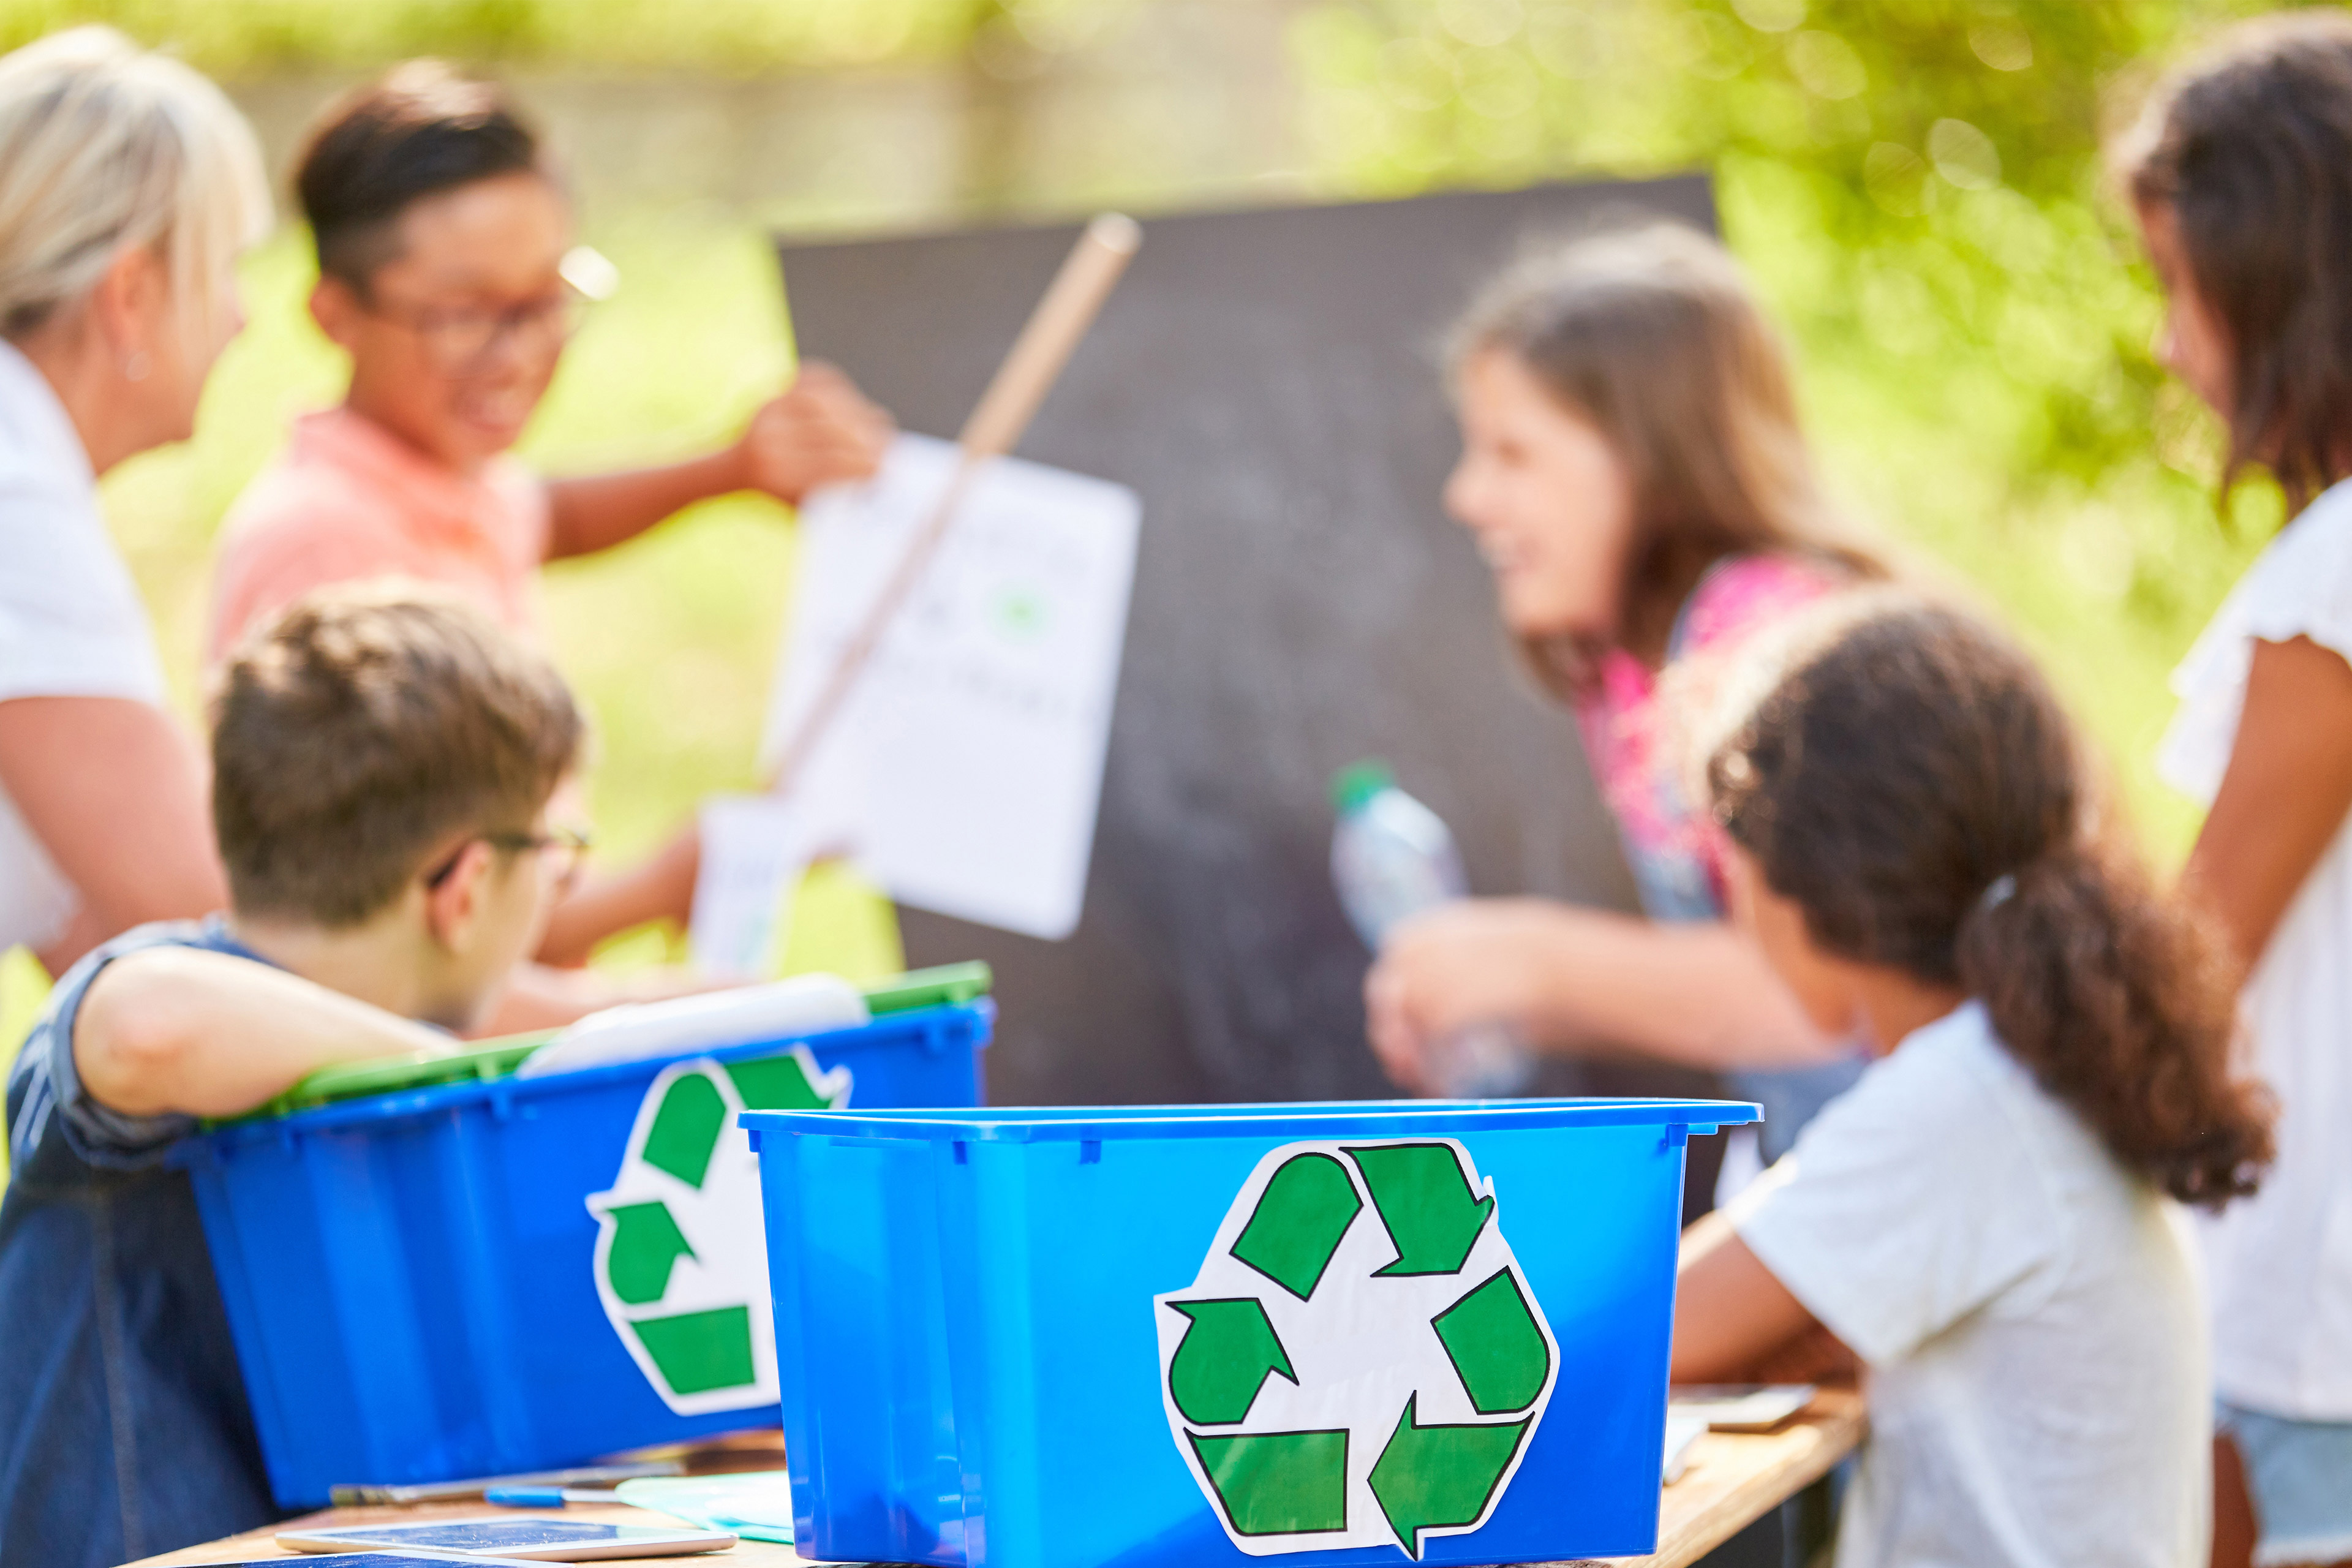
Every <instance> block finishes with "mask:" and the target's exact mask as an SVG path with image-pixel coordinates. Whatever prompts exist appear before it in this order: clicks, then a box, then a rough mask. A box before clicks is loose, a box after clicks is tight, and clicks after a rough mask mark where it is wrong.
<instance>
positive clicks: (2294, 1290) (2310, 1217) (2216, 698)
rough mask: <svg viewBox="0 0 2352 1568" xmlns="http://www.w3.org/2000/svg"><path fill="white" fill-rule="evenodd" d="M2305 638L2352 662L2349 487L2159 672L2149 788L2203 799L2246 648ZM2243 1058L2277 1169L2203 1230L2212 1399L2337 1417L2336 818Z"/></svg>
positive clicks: (2347, 1350) (2343, 1417) (2349, 1072)
mask: <svg viewBox="0 0 2352 1568" xmlns="http://www.w3.org/2000/svg"><path fill="white" fill-rule="evenodd" d="M2296 637H2309V638H2310V639H2311V640H2312V641H2313V642H2315V643H2317V644H2319V645H2320V646H2321V647H2326V648H2330V649H2333V650H2334V651H2335V652H2336V653H2338V654H2341V655H2343V656H2344V657H2345V658H2347V659H2352V481H2347V482H2346V483H2344V484H2339V485H2336V487H2335V488H2334V489H2330V490H2328V491H2327V492H2326V493H2325V494H2324V495H2322V496H2321V497H2320V498H2319V499H2318V500H2315V501H2314V502H2313V503H2312V504H2311V505H2310V506H2309V507H2308V508H2306V509H2305V510H2304V511H2303V513H2302V514H2301V515H2300V516H2298V517H2297V518H2295V520H2294V521H2292V522H2290V523H2288V524H2287V526H2286V528H2285V529H2284V531H2281V532H2280V534H2279V536H2278V537H2277V538H2276V539H2274V540H2273V541H2272V542H2271V543H2270V546H2269V548H2268V549H2266V550H2264V551H2263V553H2262V555H2261V557H2260V558H2259V559H2258V560H2256V561H2255V563H2254V564H2253V565H2252V567H2251V568H2249V569H2248V571H2247V573H2246V574H2245V576H2244V577H2242V578H2241V579H2240V580H2239V583H2238V585H2237V586H2236V587H2235V588H2234V589H2232V590H2231V594H2230V596H2229V597H2228V598H2227V599H2226V600H2224V601H2222V605H2221V609H2220V610H2219V611H2217V612H2216V613H2215V615H2214V616H2213V621H2212V624H2211V625H2210V626H2207V627H2206V628H2205V633H2204V635H2203V636H2202V637H2199V638H2198V639H2197V644H2196V646H2195V647H2192V648H2191V649H2189V657H2188V658H2185V659H2183V660H2182V661H2181V664H2180V668H2179V669H2178V670H2177V671H2175V672H2174V674H2173V678H2172V689H2173V691H2174V693H2175V695H2177V696H2178V697H2179V699H2180V708H2179V713H2178V714H2177V715H2176V717H2175V718H2174V720H2173V723H2172V728H2171V730H2170V731H2169V732H2168V733H2167V735H2166V736H2165V739H2164V745H2163V749H2162V750H2161V751H2160V752H2158V768H2159V770H2160V771H2161V773H2163V775H2164V778H2165V780H2166V781H2167V782H2168V783H2169V784H2172V785H2173V786H2174V787H2175V788H2178V789H2180V790H2182V791H2185V792H2186V793H2188V794H2189V795H2193V796H2194V797H2196V798H2197V799H2198V800H2200V801H2201V802H2203V803H2205V804H2206V805H2210V804H2212V800H2213V796H2214V795H2215V794H2216V793H2217V792H2218V791H2219V790H2220V788H2221V778H2222V775H2223V773H2226V772H2227V771H2228V768H2229V765H2230V753H2231V750H2232V749H2233V748H2234V747H2235V745H2236V744H2237V739H2238V719H2239V716H2240V714H2241V713H2242V711H2243V710H2244V707H2245V700H2246V679H2247V677H2248V675H2249V673H2250V672H2251V670H2252V663H2253V649H2254V644H2255V643H2256V642H2258V641H2259V642H2273V643H2275V642H2289V641H2292V640H2293V639H2294V638H2296ZM2244 1000H2245V1013H2246V1019H2247V1022H2248V1024H2249V1026H2250V1027H2251V1029H2252V1036H2253V1044H2254V1052H2255V1061H2256V1064H2257V1066H2258V1068H2259V1070H2260V1071H2261V1073H2262V1076H2263V1079H2265V1080H2267V1081H2268V1082H2269V1083H2270V1085H2271V1087H2272V1088H2273V1089H2275V1090H2276V1091H2277V1094H2278V1100H2279V1120H2278V1130H2277V1139H2278V1159H2277V1163H2275V1164H2273V1166H2272V1167H2271V1172H2270V1174H2269V1176H2268V1177H2267V1178H2266V1179H2265V1180H2264V1181H2263V1188H2262V1191H2261V1192H2260V1193H2259V1194H2256V1195H2255V1196H2254V1197H2253V1198H2252V1199H2250V1200H2248V1201H2245V1202H2242V1203H2238V1204H2233V1205H2231V1206H2230V1208H2229V1209H2228V1210H2226V1211H2225V1212H2224V1213H2223V1214H2222V1215H2220V1216H2219V1217H2218V1218H2217V1219H2215V1220H2213V1221H2212V1222H2211V1223H2210V1224H2208V1225H2206V1226H2202V1227H2201V1230H2202V1236H2203V1239H2204V1242H2205V1247H2206V1258H2207V1268H2208V1272H2209V1274H2210V1278H2211V1280H2212V1288H2213V1323H2214V1344H2213V1371H2214V1377H2215V1380H2216V1387H2217V1388H2218V1389H2219V1391H2220V1393H2221V1395H2222V1397H2224V1398H2226V1399H2228V1400H2229V1401H2230V1402H2231V1404H2233V1405H2246V1406H2249V1407H2251V1408H2253V1409H2257V1410H2262V1411H2266V1412H2269V1413H2271V1414H2273V1415H2285V1416H2291V1417H2294V1418H2295V1419H2298V1420H2305V1421H2352V1154H2347V1152H2346V1144H2345V1138H2346V1123H2347V1119H2352V821H2347V823H2346V824H2345V826H2341V827H2339V828H2337V829H2336V837H2335V839H2334V840H2333V841H2332V842H2331V843H2329V845H2328V846H2327V848H2326V850H2325V851H2324V852H2323V853H2322V854H2321V855H2320V858H2319V860H2318V863H2317V864H2315V866H2313V867H2312V868H2311V872H2310V875H2309V876H2307V877H2306V878H2305V879H2304V884H2303V887H2302V888H2301V889H2299V890H2298V891H2297V892H2296V894H2295V896H2294V901H2293V902H2292V903H2290V904H2289V905H2288V906H2287V910H2286V914H2285V916H2284V919H2282V920H2281V921H2279V925H2278V929H2277V931H2274V932H2273V933H2272V936H2271V940H2270V944H2269V946H2268V947H2266V948H2265V949H2263V957H2262V962H2261V963H2259V964H2257V965H2256V966H2255V968H2254V971H2253V973H2252V975H2251V976H2250V977H2249V978H2248V980H2247V983H2246V991H2245V999H2244Z"/></svg>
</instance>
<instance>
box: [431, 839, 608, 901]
mask: <svg viewBox="0 0 2352 1568" xmlns="http://www.w3.org/2000/svg"><path fill="white" fill-rule="evenodd" d="M476 844H487V845H488V846H489V847H491V848H493V849H504V850H507V851H509V852H510V853H512V854H517V855H520V854H522V853H523V852H525V851H526V850H528V851H532V852H535V853H538V854H541V855H544V854H546V853H547V852H549V851H550V850H558V851H561V852H562V856H563V858H562V860H561V861H560V862H558V863H557V864H556V866H555V885H556V888H557V889H558V890H559V891H564V892H568V891H570V890H571V888H572V884H573V883H575V882H577V881H578V880H579V879H580V872H581V870H582V868H583V867H584V866H585V865H586V864H587V860H588V851H589V850H591V849H593V848H594V847H595V845H596V839H595V836H594V835H593V834H592V833H590V832H589V831H588V830H587V829H586V828H584V827H557V828H551V829H550V830H549V831H547V832H545V833H477V834H475V835H474V836H473V837H471V838H468V839H467V840H465V841H464V842H463V843H461V844H459V845H458V846H457V847H456V848H455V849H452V850H451V851H449V858H447V859H446V860H444V861H442V862H441V864H440V865H438V866H436V867H435V868H433V869H432V871H430V872H428V873H427V874H426V876H425V886H426V887H427V888H436V889H437V888H439V887H440V886H441V884H442V883H444V882H446V881H447V880H448V879H450V878H451V877H453V876H455V875H457V862H458V861H459V860H461V859H463V858H465V854H466V851H467V848H469V847H472V846H473V845H476Z"/></svg>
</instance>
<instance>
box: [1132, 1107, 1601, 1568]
mask: <svg viewBox="0 0 2352 1568" xmlns="http://www.w3.org/2000/svg"><path fill="white" fill-rule="evenodd" d="M1153 1303H1154V1310H1155V1314H1156V1317H1157V1321H1158V1325H1159V1331H1160V1394H1161V1401H1162V1404H1163V1405H1164V1406H1165V1409H1166V1413H1167V1417H1168V1426H1169V1431H1170V1432H1171V1435H1172V1436H1174V1438H1175V1440H1176V1447H1177V1448H1178V1450H1179V1451H1180V1452H1181V1454H1182V1456H1183V1458H1184V1462H1185V1464H1186V1466H1187V1467H1188V1468H1190V1469H1191V1470H1192V1477H1193V1479H1194V1480H1195V1481H1197V1482H1198V1483H1199V1485H1200V1487H1201V1490H1202V1493H1203V1494H1204V1495H1205V1496H1206V1497H1207V1499H1208V1500H1209V1503H1210V1506H1211V1507H1212V1508H1213V1509H1214V1510H1216V1513H1217V1517H1218V1519H1219V1520H1220V1521H1222V1522H1223V1525H1224V1527H1225V1533H1226V1535H1227V1537H1228V1538H1229V1539H1230V1540H1231V1541H1232V1542H1233V1543H1234V1545H1235V1546H1236V1547H1238V1548H1240V1549H1241V1550H1242V1551H1243V1552H1247V1553H1249V1554H1250V1555H1252V1556H1269V1555H1274V1554H1277V1553H1283V1552H1328V1551H1334V1550H1338V1549H1341V1548H1361V1547H1376V1546H1391V1545H1392V1546H1401V1547H1402V1548H1403V1549H1404V1551H1405V1552H1406V1554H1407V1555H1408V1556H1410V1557H1412V1558H1415V1559H1418V1558H1419V1557H1420V1556H1421V1553H1422V1549H1423V1543H1424V1542H1427V1541H1428V1540H1429V1539H1431V1538H1432V1537H1435V1536H1444V1535H1460V1534H1465V1533H1467V1532H1469V1531H1475V1530H1476V1529H1478V1528H1479V1527H1480V1526H1482V1525H1484V1524H1485V1523H1486V1521H1487V1520H1488V1519H1490V1518H1492V1517H1493V1515H1494V1511H1495V1509H1496V1505H1497V1504H1499V1503H1500V1502H1501V1501H1502V1500H1503V1496H1504V1494H1505V1492H1506V1491H1507V1489H1509V1487H1510V1484H1511V1478H1512V1477H1513V1476H1514V1475H1516V1474H1517V1471H1518V1467H1519V1462H1520V1460H1521V1459H1522V1458H1525V1457H1526V1454H1527V1451H1528V1444H1529V1443H1530V1442H1532V1441H1533V1439H1534V1436H1535V1432H1536V1428H1537V1426H1538V1424H1539V1423H1540V1422H1541V1421H1542V1419H1543V1414H1544V1410H1545V1407H1546V1406H1547V1405H1549V1403H1550V1400H1551V1393H1552V1385H1553V1383H1554V1382H1555V1380H1556V1379H1557V1377H1558V1375H1559V1346H1558V1344H1557V1342H1555V1341H1554V1340H1553V1339H1552V1334H1551V1329H1550V1326H1549V1324H1548V1323H1547V1322H1546V1321H1544V1315H1543V1310H1542V1309H1541V1307H1540V1306H1539V1305H1538V1303H1537V1301H1536V1298H1535V1293H1534V1291H1533V1289H1531V1288H1530V1287H1529V1285H1528V1279H1527V1276H1526V1274H1525V1273H1524V1272H1523V1271H1522V1270H1521V1269H1520V1268H1519V1264H1518V1260H1517V1258H1515V1257H1514V1256H1513V1255H1512V1252H1511V1247H1510V1243H1509V1242H1508V1241H1507V1240H1506V1239H1505V1238H1504V1236H1503V1229H1502V1217H1501V1215H1500V1213H1499V1212H1498V1211H1497V1209H1496V1199H1495V1192H1494V1184H1493V1183H1492V1182H1491V1181H1488V1182H1484V1183H1482V1182H1481V1181H1480V1180H1479V1177H1478V1173H1477V1169H1476V1167H1475V1165H1474V1164H1473V1163H1472V1162H1471V1159H1470V1154H1469V1151H1468V1150H1466V1149H1465V1148H1464V1147H1463V1146H1462V1144H1461V1143H1459V1142H1455V1141H1454V1140H1452V1139H1442V1140H1440V1139H1418V1140H1404V1141H1394V1142H1381V1141H1369V1140H1368V1141H1364V1142H1352V1143H1343V1142H1307V1143H1291V1144H1286V1145H1285V1146H1284V1147H1282V1148H1279V1149H1276V1150H1275V1151H1274V1152H1271V1153H1269V1154H1267V1155H1266V1156H1265V1158H1264V1159H1262V1160H1260V1161H1259V1162H1258V1164H1257V1166H1256V1168H1255V1170H1254V1171H1253V1172H1252V1173H1251V1174H1250V1177H1249V1180H1248V1181H1247V1182H1246V1183H1244V1184H1243V1186H1242V1189H1241V1192H1240V1193H1239V1194H1238V1195H1236V1196H1235V1197H1234V1201H1233V1204H1232V1206H1231V1207H1230V1208H1229V1209H1228V1210H1227V1211H1226V1214H1225V1217H1224V1221H1223V1224H1222V1225H1221V1226H1218V1229H1217V1235H1216V1240H1215V1242H1214V1243H1213V1245H1212V1246H1211V1247H1210V1249H1209V1255H1208V1257H1207V1258H1206V1259H1205V1260H1203V1262H1202V1265H1201V1270H1200V1273H1199V1274H1198V1275H1197V1276H1196V1277H1195V1278H1194V1279H1193V1281H1192V1285H1191V1286H1190V1287H1189V1288H1187V1289H1181V1290H1173V1291H1170V1292H1169V1293H1167V1294H1165V1295H1162V1296H1157V1297H1154V1298H1153Z"/></svg>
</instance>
